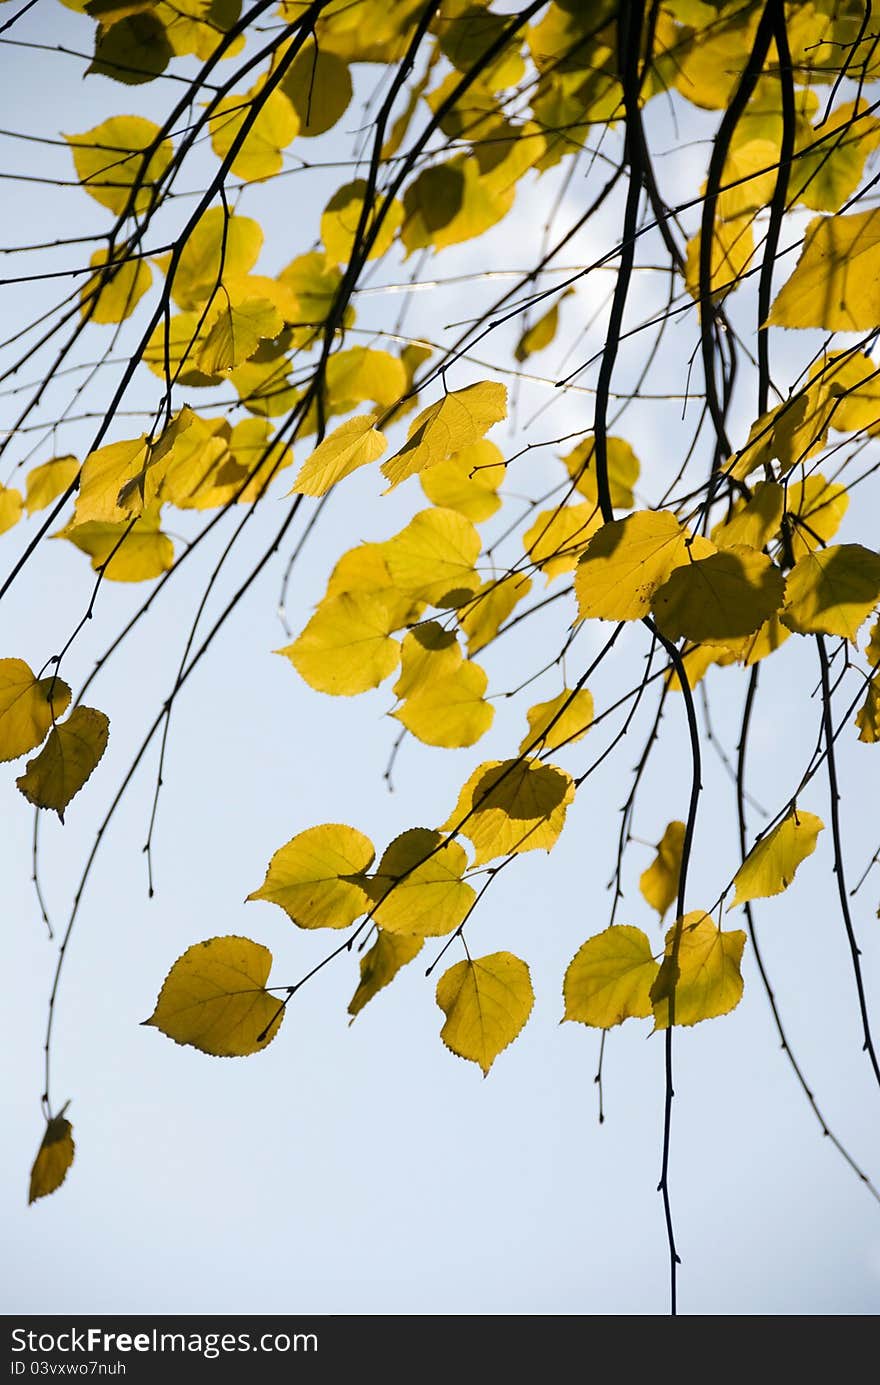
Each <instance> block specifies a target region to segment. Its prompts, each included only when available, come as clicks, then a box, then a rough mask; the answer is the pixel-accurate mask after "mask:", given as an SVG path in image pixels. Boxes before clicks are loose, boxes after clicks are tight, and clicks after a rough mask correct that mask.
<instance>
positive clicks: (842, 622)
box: [781, 543, 880, 643]
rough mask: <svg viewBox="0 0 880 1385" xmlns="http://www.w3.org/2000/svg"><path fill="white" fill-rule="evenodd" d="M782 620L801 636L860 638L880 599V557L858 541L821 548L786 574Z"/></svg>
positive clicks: (853, 641)
mask: <svg viewBox="0 0 880 1385" xmlns="http://www.w3.org/2000/svg"><path fill="white" fill-rule="evenodd" d="M786 596H787V600H786V603H785V609H784V610H783V612H782V616H781V619H782V622H783V624H784V625H787V626H788V628H789V630H794V631H795V633H796V634H799V635H809V634H816V633H823V634H826V635H841V636H843V638H845V639H848V640H850V641H852V643H855V639H856V635H857V634H858V632H859V629H860V627H861V625H862V623H863V621H864V620H865V619H866V617H867V616H869V615H870V613H871V611H872V610H873V609H874V607H875V606H876V604H877V601H878V598H880V554H877V553H874V552H873V551H872V550H871V549H869V548H863V547H862V546H861V544H858V543H843V544H837V545H833V546H832V547H831V548H822V549H817V550H816V551H815V552H814V553H808V554H806V555H805V556H804V557H803V558H799V559H798V561H797V562H796V563H795V565H794V567H793V568H792V570H791V572H790V573H789V576H788V582H787V584H786Z"/></svg>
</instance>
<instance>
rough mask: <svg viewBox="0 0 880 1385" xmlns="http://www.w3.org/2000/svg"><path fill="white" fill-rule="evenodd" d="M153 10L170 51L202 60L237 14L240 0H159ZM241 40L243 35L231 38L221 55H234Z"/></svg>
mask: <svg viewBox="0 0 880 1385" xmlns="http://www.w3.org/2000/svg"><path fill="white" fill-rule="evenodd" d="M155 9H156V13H157V15H158V16H159V18H160V19H161V20H162V22H163V24H164V25H165V32H166V33H167V35H168V42H169V43H170V44H171V47H172V48H173V50H174V52H175V53H179V54H183V53H191V54H193V55H194V56H195V57H197V58H201V59H202V61H203V62H204V61H205V60H206V59H207V58H210V57H211V56H212V54H213V53H214V51H215V50H216V48H217V46H218V44H219V43H220V40H221V39H222V37H223V35H224V34H225V33H227V31H228V30H229V29H231V28H232V26H233V24H235V23H236V21H237V20H238V18H239V16H240V15H241V0H169V3H165V0H160V2H159V4H157V5H156V6H155ZM244 41H245V40H244V35H243V34H241V35H239V37H238V38H237V39H233V41H232V43H230V44H228V45H227V46H226V48H225V49H224V52H223V56H224V58H232V57H235V55H236V54H237V53H238V52H240V50H241V48H242V46H243V44H244Z"/></svg>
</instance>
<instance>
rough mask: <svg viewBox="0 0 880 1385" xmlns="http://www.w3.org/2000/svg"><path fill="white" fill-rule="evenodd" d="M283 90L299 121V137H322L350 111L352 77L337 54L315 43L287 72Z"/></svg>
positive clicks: (295, 59)
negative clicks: (347, 110) (348, 109)
mask: <svg viewBox="0 0 880 1385" xmlns="http://www.w3.org/2000/svg"><path fill="white" fill-rule="evenodd" d="M281 90H282V91H283V92H284V95H285V96H286V97H287V98H288V100H289V101H290V102H291V104H292V106H293V109H294V110H295V111H296V114H297V117H298V118H299V127H300V128H299V133H300V134H301V135H305V136H314V135H322V134H323V133H324V131H325V130H329V129H331V128H332V127H333V126H334V125H335V124H336V122H337V120H339V119H340V117H341V116H342V115H344V113H345V111H346V109H347V108H348V104H349V102H350V101H351V96H352V86H351V73H350V72H349V69H348V64H347V63H344V62H343V61H342V59H341V58H339V57H337V56H336V54H335V53H333V52H331V51H330V50H325V49H324V48H319V47H318V44H317V43H315V42H312V43H306V44H304V45H303V47H302V48H301V49H300V51H299V52H298V53H297V55H296V57H295V58H294V60H293V62H292V63H291V65H290V67H289V68H288V69H287V72H286V73H285V75H284V78H283V80H282V82H281Z"/></svg>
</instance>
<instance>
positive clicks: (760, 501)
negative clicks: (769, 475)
mask: <svg viewBox="0 0 880 1385" xmlns="http://www.w3.org/2000/svg"><path fill="white" fill-rule="evenodd" d="M790 493H791V492H790V491H789V494H790ZM785 494H786V493H785V491H783V488H782V486H780V485H778V483H777V482H776V481H759V482H758V484H757V485H756V486H755V488H754V490H753V491H752V494H751V496H750V498H749V499H748V500H747V501H745V502H744V503H740V504H738V505H737V506H736V508H735V509H734V512H733V514H732V515H731V516H730V518H729V519H726V520H724V521H723V523H721V524H716V525H715V527H714V529H713V530H712V535H711V537H712V542H713V543H714V545H715V547H716V548H737V547H739V546H740V545H745V547H747V548H755V549H759V550H760V549H762V548H764V547H765V545H766V544H768V543H769V542H770V540H771V539H772V538H773V536H774V535H775V534H776V533H777V532H778V530H779V525H780V522H781V520H782V511H783V507H784V500H785Z"/></svg>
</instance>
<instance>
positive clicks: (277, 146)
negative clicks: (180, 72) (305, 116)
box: [209, 84, 299, 183]
mask: <svg viewBox="0 0 880 1385" xmlns="http://www.w3.org/2000/svg"><path fill="white" fill-rule="evenodd" d="M254 105H259V107H260V113H259V115H258V116H257V118H256V120H255V121H254V122H253V124H252V125H251V126H250V128H249V130H248V133H247V135H246V136H245V138H244V142H243V143H242V145H241V146H240V148H239V150H238V153H237V154H236V155H235V158H234V159H233V160H232V165H231V172H232V173H234V174H235V176H236V177H237V178H243V179H244V181H245V182H247V183H253V182H259V181H261V180H262V179H263V178H272V177H274V175H275V174H276V173H280V172H281V170H282V168H283V167H284V150H285V149H286V148H287V146H288V144H291V143H292V142H293V140H294V139H295V138H296V134H297V131H298V130H299V120H298V118H297V114H296V111H295V110H294V109H293V106H292V105H291V103H290V101H289V100H288V99H287V97H286V96H285V94H284V92H283V91H279V90H278V88H277V87H276V88H275V90H274V91H270V92H268V93H267V92H264V91H263V90H262V89H261V87H260V84H258V85H257V86H255V87H253V88H252V89H251V91H249V92H239V93H237V94H233V95H230V96H224V97H223V98H222V99H221V100H220V101H218V103H217V105H216V106H215V107H214V109H213V111H212V114H211V117H210V121H209V124H210V128H211V146H212V148H213V150H214V153H215V154H216V155H217V157H218V159H225V158H226V157H227V155H228V154H229V152H230V150H231V149H232V145H233V141H234V140H235V139H236V137H237V136H238V133H239V131H240V130H241V127H242V125H243V124H244V121H245V119H246V117H248V116H249V115H250V112H251V108H252V107H253V106H254Z"/></svg>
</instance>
